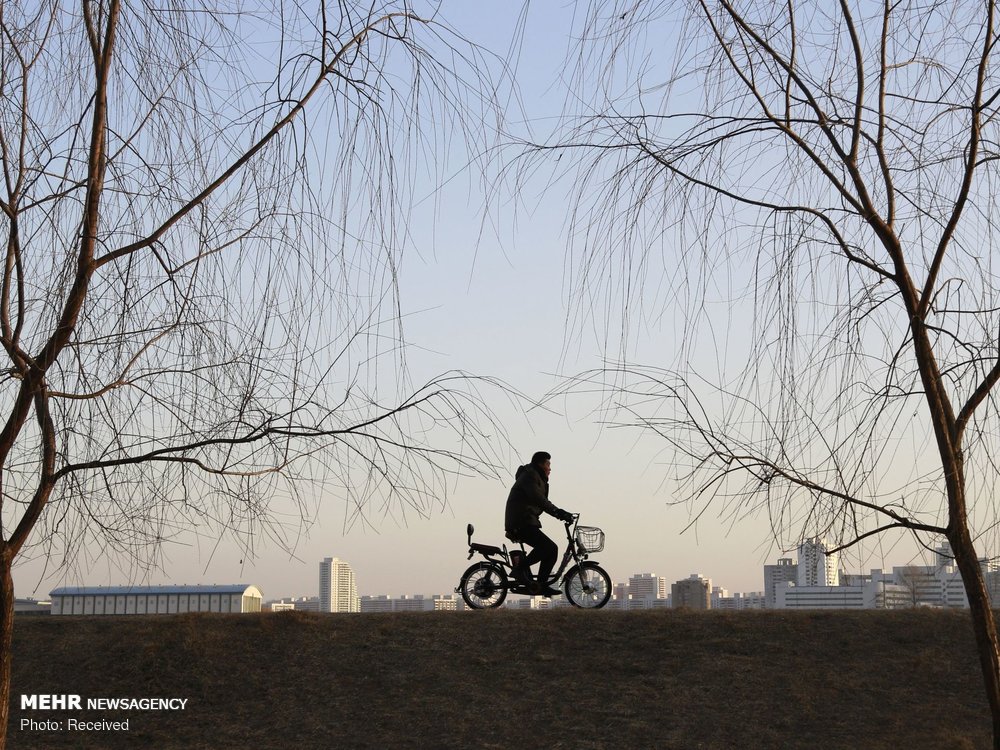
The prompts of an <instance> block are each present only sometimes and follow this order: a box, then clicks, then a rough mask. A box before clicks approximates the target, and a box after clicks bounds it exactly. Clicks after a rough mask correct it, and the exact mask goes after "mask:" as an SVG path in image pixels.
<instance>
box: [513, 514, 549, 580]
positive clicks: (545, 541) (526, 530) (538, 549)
mask: <svg viewBox="0 0 1000 750" xmlns="http://www.w3.org/2000/svg"><path fill="white" fill-rule="evenodd" d="M517 538H518V539H519V540H520V541H522V542H524V543H525V544H527V545H529V546H530V547H531V552H529V553H528V554H527V555H526V556H525V558H524V567H525V570H527V568H528V567H530V566H531V565H534V564H535V563H538V582H539V583H540V584H542V586H548V584H549V575H550V574H551V573H552V568H554V567H555V564H556V558H557V557H559V545H558V544H556V543H555V542H553V541H552V540H551V539H549V538H548V537H547V536H545V533H544V532H543V531H542V530H541V529H540V528H538V527H537V526H524V527H522V528H520V529H518V530H517Z"/></svg>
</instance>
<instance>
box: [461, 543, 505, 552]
mask: <svg viewBox="0 0 1000 750" xmlns="http://www.w3.org/2000/svg"><path fill="white" fill-rule="evenodd" d="M469 549H473V550H475V551H476V552H482V553H483V554H484V555H500V554H503V550H502V549H500V548H499V547H494V546H493V545H492V544H477V543H476V542H473V543H472V544H470V545H469Z"/></svg>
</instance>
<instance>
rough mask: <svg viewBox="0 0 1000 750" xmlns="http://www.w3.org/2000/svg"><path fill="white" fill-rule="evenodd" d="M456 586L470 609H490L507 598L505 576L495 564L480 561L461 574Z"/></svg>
mask: <svg viewBox="0 0 1000 750" xmlns="http://www.w3.org/2000/svg"><path fill="white" fill-rule="evenodd" d="M458 588H459V590H460V591H461V592H462V598H463V599H464V600H465V603H466V604H468V605H469V606H470V607H471V608H472V609H492V608H493V607H499V606H500V605H501V604H503V601H504V599H506V598H507V576H506V575H504V572H503V571H502V570H500V568H498V567H497V566H496V565H493V564H491V563H487V562H481V563H477V564H476V565H473V566H472V567H471V568H469V569H468V570H467V571H465V573H463V574H462V582H461V583H460V584H459V586H458Z"/></svg>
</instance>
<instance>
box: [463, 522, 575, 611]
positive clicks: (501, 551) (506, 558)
mask: <svg viewBox="0 0 1000 750" xmlns="http://www.w3.org/2000/svg"><path fill="white" fill-rule="evenodd" d="M579 521H580V516H579V515H574V516H573V520H572V521H564V522H563V526H564V528H565V530H566V549H565V551H564V552H563V556H562V562H561V563H560V564H559V568H558V570H556V571H555V572H554V573H552V574H550V577H549V580H548V581H546V585H549V586H551V585H552V584H554V583H558V582H559V581H560V580H561V579H562V576H563V573H564V572H565V570H566V567H567V566H568V565H569V561H570V560H572V561H573V562H574V563H576V565H577V566H579V565H580V563H581V562H582V561H583V560H586V559H587V558H588V557H589V556H590V555H589V554H588V553H587V551H586V550H582V551H581V550H580V549H578V545H577V543H576V527H577V525H578V524H579ZM571 526H572V531H571V530H570V527H571ZM466 530H467V532H468V535H469V558H468V559H470V560H471V559H472V557H473V556H474V555H475V554H476V553H477V552H478V553H479V554H480V555H482V556H483V557H484V558H485V559H486V560H487V562H491V563H493V564H494V565H497V566H499V567H500V569H501V570H502V571H503V573H504V575H505V576H506V577H507V578H508V580H509V579H511V577H512V575H513V572H514V566H513V563H512V562H511V560H510V552H509V551H508V550H507V545H506V544H505V545H503V547H495V546H493V545H489V544H473V542H472V534H473V532H474V531H475V529H474V528H473V526H472V524H471V523H470V524H469V525H468V526H467V527H466ZM518 544H519V545H520V547H521V549H522V550H524V542H518ZM519 589H520V587H518V586H512V587H511V589H510V590H511V591H512V592H513V593H522V592H520V591H519Z"/></svg>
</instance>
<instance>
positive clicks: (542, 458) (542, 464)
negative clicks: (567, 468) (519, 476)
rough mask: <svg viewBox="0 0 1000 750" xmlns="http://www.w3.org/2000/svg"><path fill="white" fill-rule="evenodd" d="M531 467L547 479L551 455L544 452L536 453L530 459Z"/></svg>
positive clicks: (550, 469)
mask: <svg viewBox="0 0 1000 750" xmlns="http://www.w3.org/2000/svg"><path fill="white" fill-rule="evenodd" d="M531 465H532V466H534V467H535V468H536V469H538V470H539V471H540V472H542V474H544V475H545V477H546V478H548V476H549V474H551V473H552V455H551V454H549V453H546V452H545V451H538V453H536V454H535V455H533V456H532V457H531Z"/></svg>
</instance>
